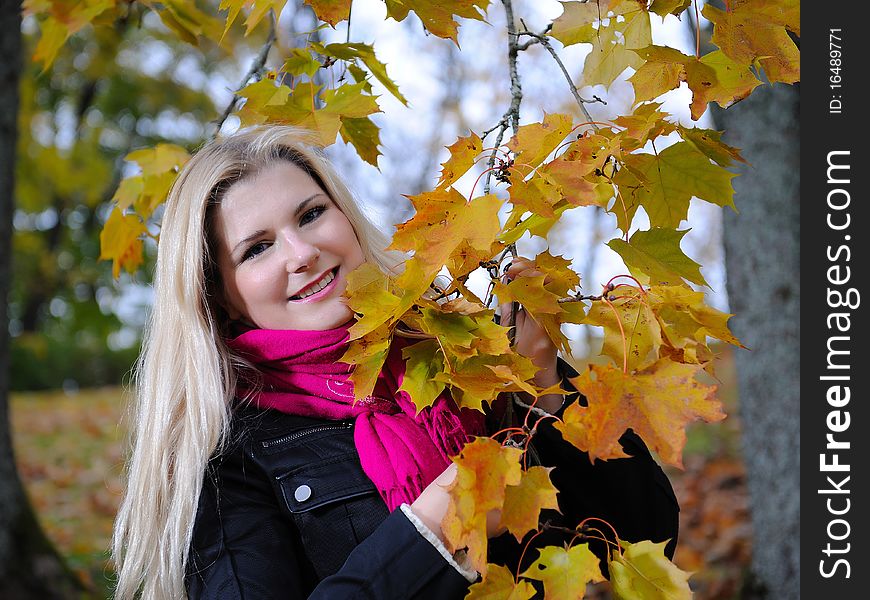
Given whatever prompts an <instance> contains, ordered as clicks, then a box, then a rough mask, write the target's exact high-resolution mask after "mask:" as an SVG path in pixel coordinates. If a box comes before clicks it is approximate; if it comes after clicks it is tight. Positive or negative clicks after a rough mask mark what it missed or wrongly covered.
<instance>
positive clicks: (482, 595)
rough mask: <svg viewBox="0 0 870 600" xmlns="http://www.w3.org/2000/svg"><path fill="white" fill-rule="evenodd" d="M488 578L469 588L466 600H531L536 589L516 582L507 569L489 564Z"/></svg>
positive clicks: (526, 583) (526, 582) (521, 582)
mask: <svg viewBox="0 0 870 600" xmlns="http://www.w3.org/2000/svg"><path fill="white" fill-rule="evenodd" d="M486 566H487V572H486V577H484V578H483V580H482V581H478V582H477V583H475V584H474V585H472V586H471V587H469V588H468V594H466V596H465V600H530V598H532V596H534V595H535V588H534V587H532V584H530V583H529V582H528V581H515V580H514V576H513V575H512V574H511V572H510V570H509V569H508V568H507V567H503V566H501V565H495V564H488V565H486Z"/></svg>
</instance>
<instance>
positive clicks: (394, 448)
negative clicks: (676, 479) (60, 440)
mask: <svg viewBox="0 0 870 600" xmlns="http://www.w3.org/2000/svg"><path fill="white" fill-rule="evenodd" d="M387 245H388V244H387V241H386V240H385V239H384V237H383V236H382V235H381V234H380V232H379V231H378V230H377V229H376V228H375V227H374V226H373V225H372V224H371V223H370V222H369V221H367V219H366V218H365V217H364V215H363V214H362V212H361V210H360V208H359V207H358V206H357V204H356V203H355V201H354V199H353V197H352V195H351V194H350V192H349V191H348V189H347V188H346V186H345V185H344V184H343V183H342V181H341V179H340V178H339V177H338V176H337V174H336V173H335V171H334V169H333V168H332V166H331V165H330V164H329V163H328V161H327V160H326V159H325V158H324V155H323V153H322V151H321V150H319V149H318V148H316V147H314V146H313V145H312V144H311V138H310V136H309V135H308V134H306V133H305V132H304V131H300V130H298V129H294V128H290V127H281V126H261V127H256V128H252V129H249V130H244V131H242V132H240V133H237V134H234V135H231V136H227V137H224V138H221V139H218V140H216V141H213V142H211V143H209V144H207V145H205V146H204V147H203V148H202V149H201V150H200V151H199V152H197V153H196V155H195V156H194V157H193V158H192V159H191V160H190V161H189V162H188V164H187V165H185V167H184V169H183V170H182V172H181V173H180V174H179V177H178V180H177V181H176V183H175V185H174V186H173V188H172V191H171V193H170V196H169V199H168V201H167V204H166V211H165V214H164V216H163V226H162V231H161V241H160V245H159V250H158V258H157V267H156V272H155V277H154V291H155V299H154V306H153V309H152V314H151V318H150V321H149V324H148V327H147V330H146V334H145V342H144V344H143V349H142V354H141V357H140V361H139V364H138V366H137V371H136V393H135V405H134V410H133V413H132V452H131V457H130V461H129V465H128V471H127V488H126V493H125V496H124V500H123V502H122V505H121V508H120V511H119V513H118V517H117V520H116V525H115V538H114V547H113V551H114V558H115V561H116V566H117V570H118V585H117V589H116V597H117V598H120V599H126V598H134V597H144V598H149V599H150V598H157V599H176V598H184V597H188V596H189V597H191V598H220V599H225V598H240V599H241V598H245V599H251V598H288V599H295V598H309V597H310V598H357V597H361V598H362V597H364V598H377V599H390V598H395V599H399V598H433V599H434V598H438V599H442V598H443V599H450V598H462V597H464V595H465V593H466V591H467V588H468V586H469V585H470V583H471V582H473V581H475V579H476V578H477V573H476V572H474V571H473V570H471V569H470V568H469V567H467V566H466V565H465V564H464V562H463V555H462V553H461V552H460V553H457V554H456V555H453V554H451V553H450V552H448V550H447V549H446V548H445V546H444V543H443V534H442V532H441V529H440V521H441V517H442V516H443V514H444V512H445V510H446V506H447V494H446V491H445V489H444V485H445V484H446V483H449V482H450V481H451V480H452V478H453V477H454V474H455V471H454V468H453V467H450V464H451V461H450V457H451V456H452V455H455V454H456V453H458V452H459V450H460V449H461V447H462V445H463V444H464V443H465V442H466V441H467V440H468V439H469V436H472V435H477V434H481V433H483V432H484V428H485V424H484V422H483V419H482V417H481V416H480V415H479V414H477V413H473V412H472V411H466V410H461V411H460V410H458V409H457V407H456V405H455V403H453V401H452V400H451V399H450V397H449V395H447V394H443V395H442V396H441V397H439V398H438V399H437V400H436V402H435V403H434V404H433V406H432V407H431V408H429V409H426V410H424V411H422V412H421V413H420V414H419V415H417V414H416V409H415V407H414V405H413V403H412V402H411V401H410V399H409V398H408V396H407V394H406V393H405V392H403V391H399V389H398V388H399V386H400V385H401V380H402V377H403V374H404V362H403V360H402V354H401V349H402V348H403V347H405V346H406V345H408V343H409V340H407V339H403V338H396V340H395V341H394V343H393V345H392V347H391V349H390V352H389V355H388V359H387V362H386V364H385V366H384V369H383V371H382V373H381V375H380V377H379V379H378V382H377V384H376V386H375V389H374V392H373V393H372V395H370V396H369V397H368V398H366V400H365V401H363V402H359V403H353V402H352V400H353V389H352V385H351V384H350V383H349V382H348V375H349V370H350V367H349V366H348V365H346V364H343V363H341V362H338V359H339V358H340V357H341V355H342V354H343V352H344V350H345V349H346V347H347V343H348V342H347V338H348V335H347V328H348V327H349V326H350V324H351V323H352V322H353V318H354V314H353V312H352V311H351V310H350V309H349V308H348V307H347V306H346V304H345V301H344V299H343V297H342V292H343V291H344V289H345V287H346V281H347V275H348V273H350V272H351V271H352V270H353V269H355V268H356V267H357V266H359V265H360V264H362V263H363V262H371V263H374V264H376V265H377V266H378V267H380V268H381V269H382V270H383V271H384V272H386V273H394V272H395V271H396V270H397V269H398V268H400V267H399V264H400V263H399V260H398V259H397V258H396V257H394V256H391V255H390V254H389V253H387V252H386V251H385V250H384V249H385V248H386V246H387ZM524 266H525V265H524V264H523V263H522V261H518V262H517V264H516V265H514V267H512V270H511V271H510V272H509V273H508V275H509V276H517V275H521V274H522V272H523V270H524ZM520 314H522V313H520ZM516 338H517V348H518V350H519V351H520V352H523V353H524V354H526V355H528V356H530V358H532V360H533V361H534V362H535V363H536V364H537V365H538V366H539V367H541V371H540V372H539V374H538V378H537V382H538V383H539V384H541V385H549V384H551V383H553V382H554V381H557V380H558V379H559V378H560V373H561V371H562V370H563V369H564V364H558V365H557V359H556V350H555V348H554V347H553V346H552V344H551V343H549V341H548V339H547V337H546V335H545V334H544V332H543V331H542V330H541V329H540V328H539V327H538V326H537V325H536V324H535V323H534V322H533V321H532V320H531V319H527V320H522V318H518V322H517V333H516ZM575 396H576V394H575ZM570 400H571V401H574V400H575V398H570ZM542 401H543V405H542V406H543V408H545V409H549V410H551V411H558V410H559V409H560V406H561V404H562V403H563V399H562V398H561V397H556V396H551V397H546V398H544V399H542ZM541 437H542V444H541V448H540V450H541V454H542V455H544V457H545V458H547V457H548V456H549V457H550V460H551V461H552V462H551V463H550V464H558V465H565V466H559V467H558V468H557V469H556V470H555V471H554V479H557V477H558V478H560V479H561V481H557V485H561V486H564V487H565V490H563V493H562V494H561V496H560V503H562V504H565V506H564V509H563V511H562V512H563V513H565V515H566V518H572V519H575V522H576V519H579V518H583V517H584V516H600V517H602V518H606V519H608V521H609V522H613V523H614V524H615V525H616V526H617V528H618V529H619V530H620V534H621V535H623V537H626V539H630V540H631V539H656V540H658V539H671V540H672V545H671V547H670V549H671V551H673V543H674V542H675V537H676V515H677V510H678V509H677V507H676V501H675V500H674V499H673V492H672V491H671V489H670V485H669V483H668V481H667V479H666V478H665V477H664V475H663V474H662V472H661V470H660V469H659V468H658V466H657V465H656V463H655V462H654V461H653V460H652V459H651V458H650V456H649V453H648V452H647V451H646V448H645V447H644V446H643V444H642V443H641V442H640V441H639V440H638V439H637V438H634V437H632V436H630V435H627V436H626V437H625V438H624V439H623V444H624V446H625V447H626V449H627V451H628V452H629V453H630V454H632V455H634V458H631V459H625V460H620V461H610V462H608V463H603V464H602V463H599V464H597V465H595V466H593V465H591V464H590V463H589V460H588V458H587V457H585V455H584V454H582V453H580V452H579V451H576V450H574V449H573V448H570V447H568V446H567V444H564V443H561V442H560V441H559V439H558V438H559V436H558V434H557V433H554V430H552V428H550V429H549V430H547V429H546V428H542V435H541ZM620 463H621V464H620ZM563 500H564V502H563ZM495 522H497V519H496V520H494V523H495ZM490 533H491V534H492V535H493V536H495V535H496V534H497V533H498V532H497V531H495V528H494V527H493V531H491V532H490ZM503 537H504V536H503ZM500 539H501V538H500ZM495 541H497V540H495ZM557 543H558V542H557ZM494 547H495V548H496V550H495V551H496V552H498V551H499V550H498V548H501V550H500V551H501V552H502V554H503V556H504V557H505V560H506V561H508V562H510V560H512V559H513V560H515V559H516V558H517V557H518V556H519V552H518V547H516V546H515V545H514V546H512V545H511V543H510V542H509V541H506V542H504V543H502V544H501V546H499V544H498V543H496V544H494Z"/></svg>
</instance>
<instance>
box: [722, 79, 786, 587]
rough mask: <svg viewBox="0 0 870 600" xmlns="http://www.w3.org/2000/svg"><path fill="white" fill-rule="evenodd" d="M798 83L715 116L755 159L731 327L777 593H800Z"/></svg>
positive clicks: (741, 190) (739, 233) (739, 221)
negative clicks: (741, 347) (736, 344)
mask: <svg viewBox="0 0 870 600" xmlns="http://www.w3.org/2000/svg"><path fill="white" fill-rule="evenodd" d="M798 113H799V90H798V88H797V87H796V86H785V85H782V84H776V85H774V86H770V85H765V86H763V87H759V88H757V89H756V90H755V91H754V92H753V93H752V95H751V96H750V97H749V98H747V99H746V100H744V101H743V102H740V103H738V104H735V105H734V106H732V107H731V108H728V109H727V110H724V111H723V110H717V111H715V113H714V119H715V121H716V124H717V127H718V128H719V129H724V130H725V134H724V136H723V139H724V141H726V142H727V143H729V144H731V145H733V146H737V147H738V148H741V149H742V151H743V156H744V158H746V160H748V161H749V162H750V163H752V164H751V166H749V165H740V166H739V167H738V169H737V171H738V172H739V174H740V176H739V177H736V178H735V179H734V190H735V203H736V205H737V209H738V210H739V211H740V214H737V215H736V214H734V213H733V212H732V211H730V210H726V211H725V219H724V242H725V265H726V271H727V278H728V283H727V289H728V298H729V303H730V307H731V312H732V313H735V316H734V317H733V318H732V319H731V321H730V322H729V324H730V325H731V328H732V330H733V332H734V334H735V335H737V337H739V338H740V340H741V341H742V342H743V343H744V344H745V345H746V346H748V347H749V348H750V350H749V351H746V350H738V351H737V352H736V365H737V376H738V385H739V397H740V418H741V422H742V427H743V454H744V459H745V461H746V468H747V476H748V482H749V493H750V503H751V512H752V526H753V530H754V538H753V556H752V570H753V573H754V575H755V576H756V577H757V578H758V579H759V580H760V582H761V583H762V584H763V587H765V588H766V590H767V595H768V597H770V598H776V599H777V600H792V599H795V598H799V597H800V577H799V575H800V570H799V562H800V549H799V545H800V499H799V489H800V416H799V415H800V413H799V410H800V381H799V373H800V320H799V319H800V271H799V269H800V255H799V243H800V194H799V185H800V171H799V166H800V138H799V131H800V126H799V120H798Z"/></svg>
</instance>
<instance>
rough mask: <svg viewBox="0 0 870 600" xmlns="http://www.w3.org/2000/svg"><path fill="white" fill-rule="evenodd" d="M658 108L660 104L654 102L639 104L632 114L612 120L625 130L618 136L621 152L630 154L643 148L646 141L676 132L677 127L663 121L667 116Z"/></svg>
mask: <svg viewBox="0 0 870 600" xmlns="http://www.w3.org/2000/svg"><path fill="white" fill-rule="evenodd" d="M659 108H661V104H656V103H655V102H651V103H648V104H641V105H640V106H638V107H637V108H635V109H634V112H633V113H632V114H630V115H623V116H620V117H617V118H616V119H614V121H613V122H614V123H616V124H617V125H619V126H620V127H624V128H625V129H623V131H621V132H620V134H619V138H620V140H621V144H620V145H621V147H622V149H623V150H625V151H627V152H631V151H632V150H636V149H638V148H643V147H644V146H645V145H646V143H647V141H649V140H654V139H656V138H657V137H658V136H660V135H668V134H669V133H672V132H674V131H676V129H677V125H674V124H673V123H669V122H668V121H665V117H667V116H668V115H667V114H666V113H663V112H661V111H660V110H659Z"/></svg>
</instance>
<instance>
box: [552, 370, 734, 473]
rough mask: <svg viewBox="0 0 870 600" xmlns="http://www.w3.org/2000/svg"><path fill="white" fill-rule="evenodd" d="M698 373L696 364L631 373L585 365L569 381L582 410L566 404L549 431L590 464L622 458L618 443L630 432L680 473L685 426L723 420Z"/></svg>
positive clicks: (712, 395) (708, 389) (684, 442)
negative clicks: (583, 454) (585, 454)
mask: <svg viewBox="0 0 870 600" xmlns="http://www.w3.org/2000/svg"><path fill="white" fill-rule="evenodd" d="M700 370H701V366H700V365H685V364H679V363H675V362H673V361H670V360H667V359H660V360H659V361H657V362H655V363H653V364H652V365H650V366H649V367H647V368H646V369H643V370H642V371H638V372H636V373H633V374H628V373H623V372H622V370H621V369H616V368H614V367H612V366H610V365H605V366H599V365H590V367H589V369H588V370H587V371H586V372H584V373H583V374H582V375H580V376H579V377H575V378H573V379H571V383H573V384H574V386H575V387H576V388H577V389H578V390H579V391H580V392H581V393H582V394H583V395H584V396H586V399H587V401H588V403H589V405H588V407H583V406H580V405H579V404H572V405H571V406H569V407H568V408H567V409H566V410H565V415H564V422H563V423H556V425H555V427H556V428H557V429H559V431H561V432H562V435H563V437H565V439H566V440H568V441H569V442H570V443H571V444H573V445H574V446H576V447H577V448H579V449H580V450H584V451H586V452H588V453H589V459H590V460H593V461H594V460H595V459H596V458H601V459H605V460H606V459H610V458H623V457H625V456H626V454H625V452H624V451H623V450H622V447H621V445H620V443H619V438H620V437H621V436H622V434H623V433H625V431H626V430H627V429H629V428H631V429H633V430H634V432H635V433H637V434H638V435H639V436H640V437H641V438H643V440H644V441H645V442H646V443H647V445H648V446H649V447H650V449H652V450H654V451H655V452H657V453H658V455H659V456H660V457H661V459H662V460H663V461H664V462H666V463H668V464H670V465H674V466H676V467H679V468H682V467H683V461H682V456H681V455H682V451H683V446H685V444H686V431H685V429H686V426H687V425H688V424H689V423H691V422H693V421H695V420H698V419H702V420H704V421H707V422H713V421H719V420H721V419H724V418H725V413H723V412H722V408H721V405H720V403H719V402H718V401H717V400H715V399H714V394H715V391H716V388H715V386H709V385H705V384H702V383H700V382H699V381H697V380H696V379H695V375H696V374H697V373H698V372H699V371H700Z"/></svg>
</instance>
